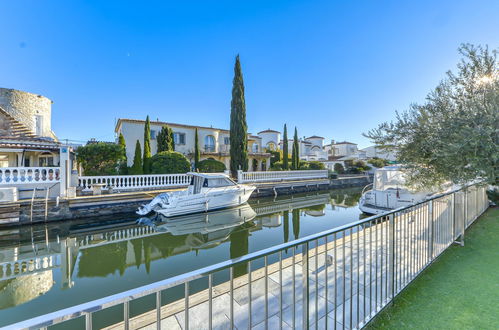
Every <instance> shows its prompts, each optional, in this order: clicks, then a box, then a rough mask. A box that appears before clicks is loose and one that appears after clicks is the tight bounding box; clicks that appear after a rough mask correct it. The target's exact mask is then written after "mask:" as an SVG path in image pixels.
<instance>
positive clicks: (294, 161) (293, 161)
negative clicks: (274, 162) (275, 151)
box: [291, 127, 300, 170]
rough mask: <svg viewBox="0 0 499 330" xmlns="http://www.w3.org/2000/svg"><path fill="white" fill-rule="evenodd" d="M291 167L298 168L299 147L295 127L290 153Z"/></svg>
mask: <svg viewBox="0 0 499 330" xmlns="http://www.w3.org/2000/svg"><path fill="white" fill-rule="evenodd" d="M291 168H292V169H293V170H298V169H299V168H300V147H299V143H298V131H297V130H296V127H295V136H294V137H293V149H292V153H291Z"/></svg>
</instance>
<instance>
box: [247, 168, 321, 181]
mask: <svg viewBox="0 0 499 330" xmlns="http://www.w3.org/2000/svg"><path fill="white" fill-rule="evenodd" d="M327 178H328V171H327V170H310V171H267V172H242V171H238V173H237V181H238V182H239V183H245V182H279V181H285V180H310V179H327Z"/></svg>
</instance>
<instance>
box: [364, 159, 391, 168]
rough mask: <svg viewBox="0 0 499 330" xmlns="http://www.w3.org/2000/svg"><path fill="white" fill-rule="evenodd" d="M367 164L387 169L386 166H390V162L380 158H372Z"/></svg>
mask: <svg viewBox="0 0 499 330" xmlns="http://www.w3.org/2000/svg"><path fill="white" fill-rule="evenodd" d="M367 162H368V163H369V164H371V165H372V166H374V167H377V168H380V167H385V166H386V165H388V160H386V159H383V158H378V157H374V158H371V159H369V160H368V161H367Z"/></svg>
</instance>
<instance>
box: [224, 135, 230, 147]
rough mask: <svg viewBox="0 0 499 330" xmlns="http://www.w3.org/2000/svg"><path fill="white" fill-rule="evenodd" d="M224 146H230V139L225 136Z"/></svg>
mask: <svg viewBox="0 0 499 330" xmlns="http://www.w3.org/2000/svg"><path fill="white" fill-rule="evenodd" d="M224 144H225V145H226V146H228V145H229V144H230V137H228V136H226V137H224Z"/></svg>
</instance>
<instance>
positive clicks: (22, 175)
mask: <svg viewBox="0 0 499 330" xmlns="http://www.w3.org/2000/svg"><path fill="white" fill-rule="evenodd" d="M60 173H61V169H60V168H59V167H2V168H0V185H11V184H31V183H56V182H59V181H60Z"/></svg>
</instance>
